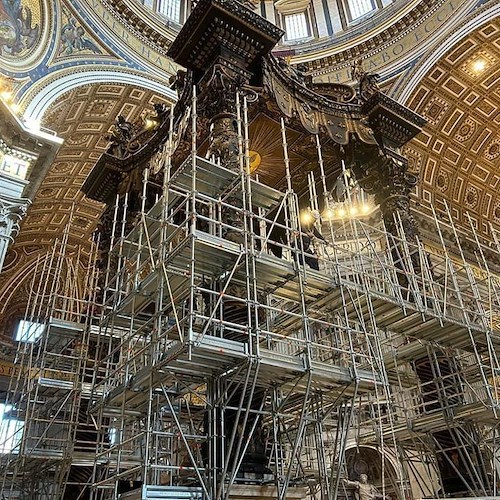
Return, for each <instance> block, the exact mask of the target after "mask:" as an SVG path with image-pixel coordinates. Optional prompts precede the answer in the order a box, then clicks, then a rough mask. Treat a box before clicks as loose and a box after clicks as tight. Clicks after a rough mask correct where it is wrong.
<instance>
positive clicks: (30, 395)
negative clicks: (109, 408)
mask: <svg viewBox="0 0 500 500" xmlns="http://www.w3.org/2000/svg"><path fill="white" fill-rule="evenodd" d="M69 231H70V225H69V224H68V226H67V228H66V230H65V233H64V236H63V238H62V239H61V240H59V241H56V242H55V244H54V246H53V248H52V250H51V251H50V252H48V253H47V254H46V255H43V256H41V257H39V258H38V260H37V262H36V263H35V267H34V271H33V279H32V282H31V287H30V303H29V305H28V308H27V312H26V315H25V317H24V319H23V320H22V321H20V323H19V326H18V329H17V338H16V340H17V341H18V347H17V353H16V356H15V359H14V366H15V369H14V371H13V374H12V376H11V379H10V384H9V390H8V394H7V400H6V401H5V406H4V408H5V415H4V416H3V420H2V423H1V425H2V432H1V436H2V441H3V442H2V443H0V445H1V447H2V452H3V453H2V455H0V469H1V471H2V477H1V480H2V483H1V486H2V487H1V492H2V498H8V499H43V500H57V499H62V498H77V494H75V491H80V490H81V489H82V488H83V487H84V485H85V484H86V483H88V481H89V478H90V475H91V472H92V467H93V462H94V452H95V447H96V442H95V436H96V433H95V427H94V426H93V425H88V422H87V416H86V413H87V411H86V410H87V406H88V401H89V397H90V389H91V381H92V375H91V374H92V373H93V366H92V357H91V353H90V352H89V346H90V345H91V344H92V336H93V337H94V339H95V338H96V336H97V333H98V329H96V328H95V327H94V328H93V327H92V304H93V301H94V293H95V278H96V276H97V275H96V272H95V266H94V262H93V260H95V257H96V249H97V247H96V245H93V247H92V252H91V255H90V257H89V256H85V255H84V254H83V252H82V250H81V249H77V250H76V252H75V253H74V254H73V255H72V256H71V257H72V258H70V257H69V255H68V254H69V250H68V236H69ZM88 261H90V262H89V263H87V262H88ZM89 431H90V432H89ZM85 471H86V472H85Z"/></svg>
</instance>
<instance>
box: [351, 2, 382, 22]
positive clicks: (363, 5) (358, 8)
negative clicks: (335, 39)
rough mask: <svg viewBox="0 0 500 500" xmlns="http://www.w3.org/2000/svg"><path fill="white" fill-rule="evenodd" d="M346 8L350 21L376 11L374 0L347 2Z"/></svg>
mask: <svg viewBox="0 0 500 500" xmlns="http://www.w3.org/2000/svg"><path fill="white" fill-rule="evenodd" d="M347 7H348V9H349V14H350V15H351V19H352V20H354V19H357V18H358V17H361V16H364V15H365V14H368V12H371V11H372V10H375V9H376V7H377V6H376V5H375V0H347Z"/></svg>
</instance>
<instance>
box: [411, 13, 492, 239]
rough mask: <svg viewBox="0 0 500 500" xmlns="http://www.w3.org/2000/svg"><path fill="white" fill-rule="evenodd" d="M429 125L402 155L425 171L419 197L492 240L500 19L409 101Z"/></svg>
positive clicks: (436, 69) (462, 45)
mask: <svg viewBox="0 0 500 500" xmlns="http://www.w3.org/2000/svg"><path fill="white" fill-rule="evenodd" d="M407 104H408V105H409V107H411V108H412V109H413V110H415V111H416V112H418V113H420V114H421V115H423V116H424V117H425V118H426V119H427V120H428V125H427V126H426V127H425V129H424V131H423V132H422V133H421V134H419V135H418V136H417V137H416V138H415V139H414V140H413V141H411V143H410V144H409V145H408V146H407V147H405V149H404V153H405V155H406V156H408V157H409V159H410V164H411V166H412V168H413V169H415V170H418V171H419V172H420V183H419V186H418V188H417V192H416V195H417V196H416V198H417V199H418V200H419V202H420V203H421V204H422V206H423V207H428V206H430V204H433V205H434V207H435V208H436V210H437V211H438V212H439V213H442V212H444V211H445V210H446V204H447V205H448V206H449V208H450V211H451V212H452V214H453V217H454V219H455V220H456V221H459V222H460V223H461V224H463V225H465V226H466V227H468V228H470V222H469V217H468V215H467V214H469V216H470V218H471V220H472V223H473V224H474V226H475V229H477V230H478V232H479V233H480V234H481V235H483V236H486V237H488V238H489V237H490V223H492V224H493V225H494V227H496V228H497V229H500V194H499V192H500V20H499V19H498V18H497V19H496V20H493V21H491V22H489V23H488V24H485V25H483V26H482V27H481V28H478V29H476V30H475V31H474V32H473V33H471V34H470V35H469V36H467V38H465V39H463V40H462V41H461V42H459V43H458V44H456V45H455V46H454V47H452V48H451V49H450V50H449V51H448V52H447V53H446V54H445V55H444V56H443V57H442V58H441V59H440V60H439V61H438V62H437V63H436V64H435V65H434V66H433V67H432V68H431V69H430V71H429V72H428V73H427V75H426V76H425V77H424V79H423V80H422V81H421V82H420V84H419V85H418V86H417V88H416V89H415V91H414V92H413V94H412V96H411V97H410V99H409V100H408V103H407Z"/></svg>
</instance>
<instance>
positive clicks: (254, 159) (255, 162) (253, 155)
mask: <svg viewBox="0 0 500 500" xmlns="http://www.w3.org/2000/svg"><path fill="white" fill-rule="evenodd" d="M248 156H249V166H250V173H251V174H253V173H254V172H255V171H256V170H257V169H258V168H259V167H260V163H261V161H262V157H261V156H260V154H259V153H258V152H257V151H249V152H248Z"/></svg>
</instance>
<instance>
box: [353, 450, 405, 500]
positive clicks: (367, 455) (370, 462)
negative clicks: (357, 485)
mask: <svg viewBox="0 0 500 500" xmlns="http://www.w3.org/2000/svg"><path fill="white" fill-rule="evenodd" d="M345 463H346V468H347V474H348V476H349V479H351V480H353V481H357V480H358V479H359V476H360V475H361V474H366V475H367V476H368V480H369V482H370V483H371V484H373V485H374V486H375V487H376V488H377V489H378V490H379V491H380V492H382V488H383V484H384V486H385V494H386V495H392V497H393V498H398V494H399V493H400V491H398V485H397V478H398V477H399V473H398V468H399V465H398V464H397V463H396V461H395V460H394V457H393V456H391V455H390V454H389V453H387V452H381V451H380V450H378V449H377V448H375V447H373V446H357V447H353V448H348V449H347V450H346V454H345ZM382 463H383V466H382ZM382 470H384V477H385V480H384V481H382Z"/></svg>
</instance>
